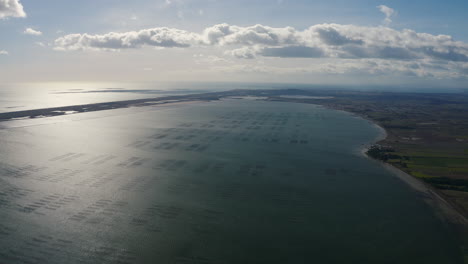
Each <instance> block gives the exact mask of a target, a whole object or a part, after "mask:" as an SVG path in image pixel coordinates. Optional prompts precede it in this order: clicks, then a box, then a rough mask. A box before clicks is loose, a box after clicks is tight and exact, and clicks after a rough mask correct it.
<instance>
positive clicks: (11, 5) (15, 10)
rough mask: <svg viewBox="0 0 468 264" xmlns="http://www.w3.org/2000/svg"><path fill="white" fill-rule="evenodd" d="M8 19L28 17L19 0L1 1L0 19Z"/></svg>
mask: <svg viewBox="0 0 468 264" xmlns="http://www.w3.org/2000/svg"><path fill="white" fill-rule="evenodd" d="M8 17H26V13H25V12H24V10H23V5H22V4H21V3H20V1H19V0H0V19H5V18H8Z"/></svg>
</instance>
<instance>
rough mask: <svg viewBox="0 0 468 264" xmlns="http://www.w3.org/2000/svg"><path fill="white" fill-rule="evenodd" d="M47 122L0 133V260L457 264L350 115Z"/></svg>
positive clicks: (230, 113)
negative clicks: (368, 149)
mask: <svg viewBox="0 0 468 264" xmlns="http://www.w3.org/2000/svg"><path fill="white" fill-rule="evenodd" d="M44 120H45V119H44ZM48 120H49V121H44V122H43V123H42V124H40V123H37V122H38V121H35V122H36V123H28V122H27V121H16V122H12V123H9V124H8V125H7V126H6V127H9V128H5V129H1V130H0V146H1V148H0V263H184V264H185V263H216V264H218V263H411V264H414V263H424V264H428V263H461V256H460V254H459V250H458V248H457V243H456V241H455V240H454V238H453V237H452V236H451V234H450V232H449V231H448V230H447V227H446V226H445V225H444V224H442V223H441V222H440V221H439V220H438V219H437V218H436V217H435V216H434V214H433V212H432V210H431V208H429V207H428V206H426V205H425V204H424V203H423V202H422V201H421V199H420V198H419V197H418V195H417V194H416V193H415V192H414V191H412V190H411V189H409V188H408V187H407V186H406V185H405V184H404V183H402V182H400V181H399V180H398V179H397V178H395V177H394V176H392V175H391V174H390V173H389V172H387V171H385V170H384V169H382V168H381V167H380V166H379V165H378V164H376V163H374V162H371V161H370V160H368V159H366V158H364V157H362V156H360V155H358V154H357V151H356V150H357V149H358V148H359V147H360V146H362V144H367V143H369V142H370V141H372V139H374V138H375V137H376V136H377V135H378V133H379V132H378V131H377V129H376V128H375V127H373V126H372V125H370V124H369V123H368V122H367V121H365V120H362V119H359V118H356V117H353V116H351V115H349V114H346V113H343V112H338V111H333V110H327V109H323V108H321V107H318V106H313V105H305V104H291V103H274V102H259V101H252V100H226V101H221V102H214V103H200V104H191V105H183V106H177V107H160V108H144V109H139V110H138V111H136V110H132V109H120V110H112V111H103V112H95V113H85V114H79V115H75V118H74V119H73V121H68V122H63V119H59V118H57V119H54V118H50V119H48ZM54 120H57V123H54V122H53V121H54ZM18 122H19V123H18ZM33 124H34V125H33Z"/></svg>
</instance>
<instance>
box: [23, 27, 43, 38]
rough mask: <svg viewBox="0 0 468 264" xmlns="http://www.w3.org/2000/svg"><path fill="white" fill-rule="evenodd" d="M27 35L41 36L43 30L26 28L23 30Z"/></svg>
mask: <svg viewBox="0 0 468 264" xmlns="http://www.w3.org/2000/svg"><path fill="white" fill-rule="evenodd" d="M23 33H24V34H26V35H32V36H41V35H42V32H41V31H39V30H34V29H32V28H26V29H25V30H24V32H23Z"/></svg>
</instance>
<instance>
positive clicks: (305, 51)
mask: <svg viewBox="0 0 468 264" xmlns="http://www.w3.org/2000/svg"><path fill="white" fill-rule="evenodd" d="M260 55H262V56H265V57H278V58H321V57H323V56H325V53H324V52H323V50H321V49H319V48H314V47H304V46H288V47H281V48H264V49H263V50H262V51H261V52H260Z"/></svg>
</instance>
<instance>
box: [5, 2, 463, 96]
mask: <svg viewBox="0 0 468 264" xmlns="http://www.w3.org/2000/svg"><path fill="white" fill-rule="evenodd" d="M466 14H468V1H466V0H447V1H439V0H412V1H407V0H406V1H403V0H387V1H379V0H327V1H314V0H308V1H305V0H297V1H293V0H272V1H261V0H250V1H247V0H237V1H221V0H133V1H123V0H80V1H71V0H41V1H37V0H0V80H1V82H2V83H23V82H64V81H69V82H108V81H112V82H155V81H203V82H211V81H214V82H216V81H223V82H280V83H281V82H287V83H291V82H293V83H312V84H337V85H347V84H352V85H362V84H365V85H399V86H401V85H411V86H419V87H423V86H441V87H444V86H446V87H463V88H467V87H468V85H467V84H468V30H467V28H468V19H466Z"/></svg>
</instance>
